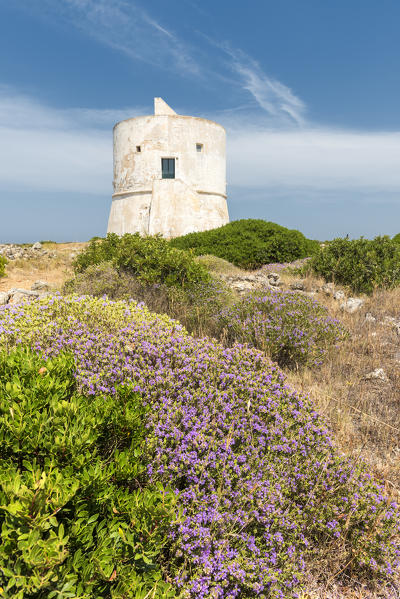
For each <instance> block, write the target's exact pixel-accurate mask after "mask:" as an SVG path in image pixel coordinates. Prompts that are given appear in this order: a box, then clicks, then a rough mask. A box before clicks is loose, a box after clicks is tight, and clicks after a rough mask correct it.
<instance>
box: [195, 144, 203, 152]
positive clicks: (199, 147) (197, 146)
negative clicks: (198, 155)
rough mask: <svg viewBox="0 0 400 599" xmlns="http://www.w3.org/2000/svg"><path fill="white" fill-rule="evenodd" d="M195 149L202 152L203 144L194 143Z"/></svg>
mask: <svg viewBox="0 0 400 599" xmlns="http://www.w3.org/2000/svg"><path fill="white" fill-rule="evenodd" d="M196 151H197V152H202V151H203V144H196Z"/></svg>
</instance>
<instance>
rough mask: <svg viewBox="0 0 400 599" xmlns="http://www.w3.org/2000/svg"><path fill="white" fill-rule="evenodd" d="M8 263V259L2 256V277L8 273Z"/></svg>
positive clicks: (0, 261) (0, 270)
mask: <svg viewBox="0 0 400 599" xmlns="http://www.w3.org/2000/svg"><path fill="white" fill-rule="evenodd" d="M6 264H7V260H6V259H5V258H3V256H0V277H5V275H6Z"/></svg>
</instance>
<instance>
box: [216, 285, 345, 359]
mask: <svg viewBox="0 0 400 599" xmlns="http://www.w3.org/2000/svg"><path fill="white" fill-rule="evenodd" d="M219 316H220V321H221V326H222V327H224V328H225V329H226V331H227V339H228V341H230V342H231V343H233V342H239V343H248V344H249V345H251V346H252V347H256V348H258V349H261V350H263V351H264V352H266V353H267V354H268V355H269V356H271V358H272V359H273V360H275V361H276V362H278V364H280V365H281V366H287V367H290V368H298V367H299V366H306V365H307V366H318V365H320V364H321V363H322V360H323V358H324V357H325V355H326V353H327V351H328V349H330V348H331V347H332V346H336V345H337V344H339V343H340V342H341V341H342V340H343V339H344V338H345V337H346V335H347V332H346V330H345V328H344V327H343V326H342V325H341V324H340V322H339V320H337V319H333V318H331V317H330V316H329V314H328V311H327V309H326V308H325V307H324V306H322V305H321V304H320V303H318V302H317V301H316V300H313V299H311V298H309V297H307V296H304V295H300V294H299V293H296V292H294V291H281V290H279V289H266V290H264V291H262V292H256V293H249V294H248V295H247V296H246V297H245V298H244V299H242V300H240V301H238V302H236V303H235V304H233V305H232V306H231V307H229V308H224V309H223V310H222V311H221V313H220V315H219Z"/></svg>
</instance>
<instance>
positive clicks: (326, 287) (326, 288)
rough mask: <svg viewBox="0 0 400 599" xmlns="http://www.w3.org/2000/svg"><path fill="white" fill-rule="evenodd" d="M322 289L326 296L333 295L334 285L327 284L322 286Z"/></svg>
mask: <svg viewBox="0 0 400 599" xmlns="http://www.w3.org/2000/svg"><path fill="white" fill-rule="evenodd" d="M321 289H322V291H323V292H324V293H325V295H333V283H325V285H322V287H321Z"/></svg>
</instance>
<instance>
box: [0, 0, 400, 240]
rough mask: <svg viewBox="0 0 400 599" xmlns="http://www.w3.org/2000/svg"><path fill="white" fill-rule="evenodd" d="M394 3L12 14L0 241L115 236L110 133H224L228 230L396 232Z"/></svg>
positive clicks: (1, 94) (5, 1)
mask: <svg viewBox="0 0 400 599" xmlns="http://www.w3.org/2000/svg"><path fill="white" fill-rule="evenodd" d="M399 22H400V3H399V2H398V0H380V1H379V2H378V0H368V1H367V2H366V1H365V0H335V1H334V2H333V1H332V2H322V1H321V0H302V1H301V2H300V1H299V0H279V2H278V1H277V0H275V1H274V2H272V1H271V0H249V2H248V3H247V4H244V3H242V2H235V1H232V0H230V1H229V2H228V1H227V0H218V1H217V2H216V1H215V0H214V1H213V2H211V1H210V0H202V1H200V0H168V2H166V1H165V0H147V2H144V0H133V1H132V0H13V2H10V1H9V0H0V208H1V210H0V242H10V241H15V242H23V241H35V240H37V239H49V238H50V239H55V240H57V241H61V240H84V239H88V238H90V237H92V236H93V235H104V233H105V230H106V226H107V218H108V212H109V207H110V203H111V193H112V126H113V125H114V123H115V122H117V121H118V120H120V119H122V118H128V117H130V116H137V115H140V114H151V113H152V110H153V106H152V103H153V97H154V96H161V97H163V98H164V99H165V100H166V101H167V102H168V103H169V104H170V105H171V106H172V107H173V108H174V109H175V110H176V111H177V112H178V113H181V114H192V115H196V116H204V117H207V118H211V119H214V120H216V121H218V122H220V123H222V124H223V125H224V126H225V127H226V129H227V141H228V155H227V182H228V206H229V211H230V216H231V219H232V220H233V219H237V218H264V219H267V220H272V221H275V222H278V223H280V224H283V225H285V226H288V227H293V228H298V229H300V230H301V231H303V232H304V233H305V234H306V235H308V236H310V237H313V238H319V239H328V238H332V237H335V236H338V235H346V234H349V235H350V236H352V237H357V236H360V235H364V236H367V237H372V236H374V235H378V234H389V235H393V234H395V233H398V232H399V231H400V218H399V217H400V108H399V107H400V68H399V67H400V36H399V35H398V26H399Z"/></svg>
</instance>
